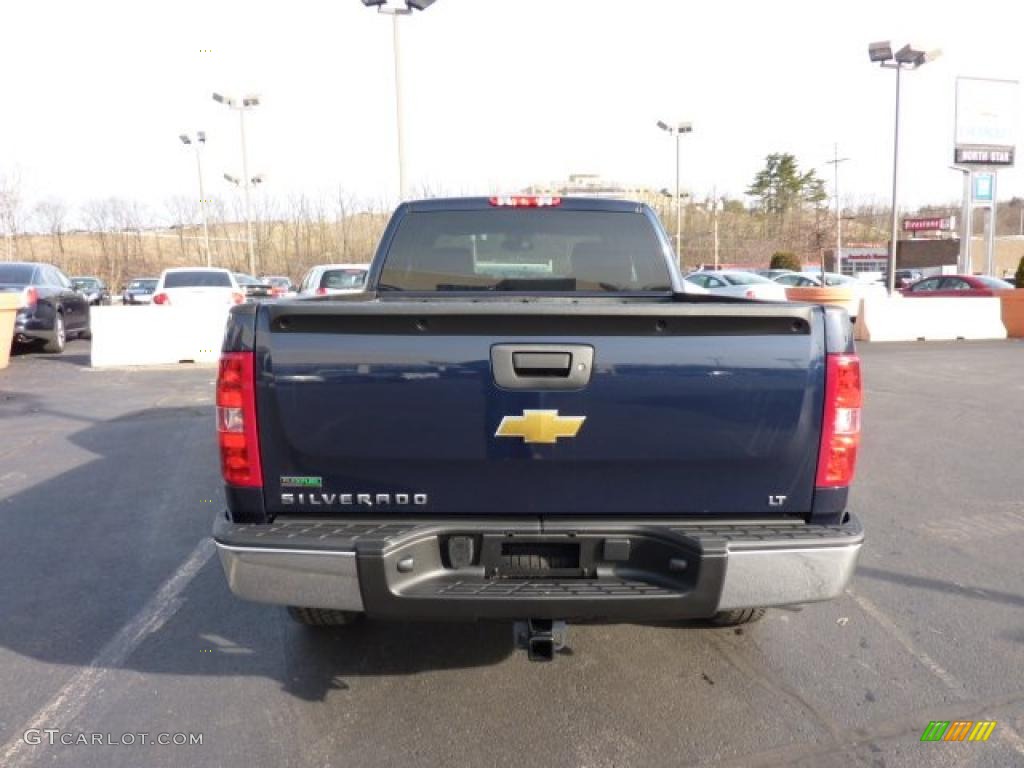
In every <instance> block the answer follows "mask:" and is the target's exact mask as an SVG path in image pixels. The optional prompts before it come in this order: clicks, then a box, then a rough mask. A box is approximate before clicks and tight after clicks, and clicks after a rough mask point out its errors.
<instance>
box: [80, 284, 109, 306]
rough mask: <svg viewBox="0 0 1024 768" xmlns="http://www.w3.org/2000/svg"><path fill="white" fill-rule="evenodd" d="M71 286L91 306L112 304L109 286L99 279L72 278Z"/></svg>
mask: <svg viewBox="0 0 1024 768" xmlns="http://www.w3.org/2000/svg"><path fill="white" fill-rule="evenodd" d="M71 285H72V286H73V287H74V289H75V290H76V291H78V292H79V293H81V294H83V295H84V296H85V299H86V301H88V302H89V305H90V306H93V307H98V306H100V305H101V304H109V303H110V291H109V290H107V284H106V283H104V282H103V281H102V280H100V279H99V278H98V277H72V278H71Z"/></svg>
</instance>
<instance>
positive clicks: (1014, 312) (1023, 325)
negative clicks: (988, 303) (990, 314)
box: [999, 288, 1024, 339]
mask: <svg viewBox="0 0 1024 768" xmlns="http://www.w3.org/2000/svg"><path fill="white" fill-rule="evenodd" d="M999 301H1000V304H1001V306H1002V311H1003V325H1005V326H1006V335H1007V336H1011V337H1013V338H1015V339H1021V338H1024V288H1018V289H1017V290H1015V291H1004V292H1002V293H1000V294H999Z"/></svg>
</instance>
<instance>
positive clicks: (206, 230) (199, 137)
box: [178, 131, 213, 267]
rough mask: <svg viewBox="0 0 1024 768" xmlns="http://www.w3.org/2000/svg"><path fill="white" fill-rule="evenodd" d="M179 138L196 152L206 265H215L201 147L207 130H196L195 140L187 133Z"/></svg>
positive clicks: (204, 142) (203, 144) (204, 141)
mask: <svg viewBox="0 0 1024 768" xmlns="http://www.w3.org/2000/svg"><path fill="white" fill-rule="evenodd" d="M178 139H179V140H180V141H181V143H182V144H184V145H185V146H186V147H192V148H193V149H194V150H195V153H196V172H197V174H198V176H199V211H200V213H201V214H202V217H203V251H204V252H205V254H206V266H208V267H209V266H212V265H213V255H212V253H211V252H210V223H209V219H208V217H207V214H206V193H205V192H204V191H203V156H202V152H201V151H200V149H201V148H202V147H203V146H205V145H206V131H196V135H195V140H194V141H193V138H192V136H190V135H189V134H187V133H182V134H179V135H178Z"/></svg>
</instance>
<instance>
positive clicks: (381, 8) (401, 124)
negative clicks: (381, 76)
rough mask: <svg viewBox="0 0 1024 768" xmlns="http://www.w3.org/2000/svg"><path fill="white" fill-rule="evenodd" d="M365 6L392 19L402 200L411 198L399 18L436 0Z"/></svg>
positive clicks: (371, 0) (380, 0) (369, 0)
mask: <svg viewBox="0 0 1024 768" xmlns="http://www.w3.org/2000/svg"><path fill="white" fill-rule="evenodd" d="M362 2H363V5H365V6H367V7H369V8H376V9H377V13H384V14H387V15H389V16H390V17H391V48H392V52H393V53H394V57H395V122H396V125H397V133H398V194H399V197H400V199H401V200H405V199H406V198H408V196H409V187H408V181H407V178H406V172H405V114H404V112H403V111H402V54H401V51H402V45H401V36H400V34H399V26H398V17H399V16H408V15H409V14H411V13H412V12H413V11H414V10H416V11H425V10H427V8H429V7H430V6H431V5H433V4H434V0H405V4H404V5H401V4H399V3H398V2H397V0H396V2H394V3H389V2H388V0H362Z"/></svg>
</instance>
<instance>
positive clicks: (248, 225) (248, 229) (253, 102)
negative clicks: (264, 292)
mask: <svg viewBox="0 0 1024 768" xmlns="http://www.w3.org/2000/svg"><path fill="white" fill-rule="evenodd" d="M213 100H214V101H216V102H217V103H218V104H223V105H224V106H226V107H227V108H228V109H233V110H235V111H237V112H238V125H239V129H240V131H241V136H242V179H243V180H244V183H243V184H242V189H243V191H244V194H245V238H246V242H247V243H248V247H249V274H252V275H255V274H256V249H255V247H254V245H253V239H252V213H251V208H250V205H249V186H250V178H249V158H248V154H247V151H246V146H245V113H246V111H248V110H250V109H252V108H253V107H258V106H259V105H260V97H259V96H254V95H249V96H243V97H242V98H241V99H240V100H239V99H234V98H231V97H228V96H222V95H221V94H219V93H215V94H213ZM225 176H227V174H225Z"/></svg>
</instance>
